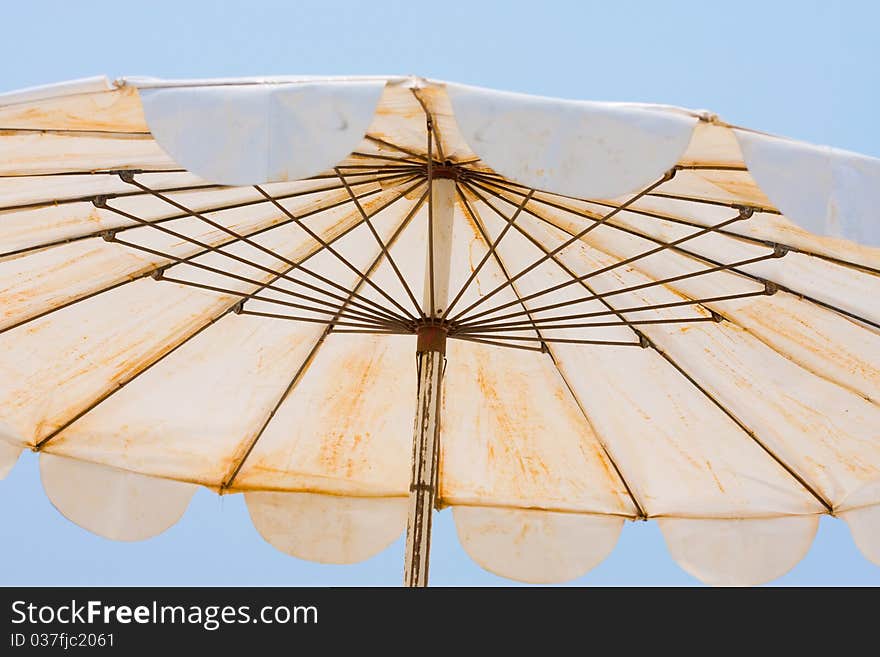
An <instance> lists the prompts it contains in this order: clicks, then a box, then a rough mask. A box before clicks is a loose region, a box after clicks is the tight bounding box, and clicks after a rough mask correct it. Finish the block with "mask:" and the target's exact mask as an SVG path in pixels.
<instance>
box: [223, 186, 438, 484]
mask: <svg viewBox="0 0 880 657" xmlns="http://www.w3.org/2000/svg"><path fill="white" fill-rule="evenodd" d="M424 201H425V196H424V195H423V196H422V197H421V198H420V199H419V200H418V201H416V203H415V204H413V207H412V208H411V209H410V211H409V212H408V213H407V214H406V216H405V217H404V218H403V221H401V222H400V225H399V226H398V227H397V228H396V229H395V231H394V233H393V234H392V235H391V237H390V238H389V240H388V245H389V246H391V245H393V244H394V243H395V242H396V241H397V238H398V237H399V236H400V235H401V233H403V231H404V230H405V229H406V227H407V226H408V225H409V223H410V222H411V221H412V219H413V217H415V215H416V213H417V212H418V210H419V208H420V207H421V206H422V203H424ZM385 253H386V250H385V249H380V250H379V253H378V255H377V256H376V258H375V259H374V260H373V262H372V263H371V265H370V267H368V268H367V276H369V275H370V274H372V273H373V272H374V271H375V270H376V268H377V267H378V266H379V264H380V263H381V262H382V258H383V256H384V255H385ZM362 284H363V282H362V281H361V282H358V283H357V284H356V285H355V291H357V289H358V287H359V286H360V285H362ZM344 308H345V306H343V309H344ZM330 333H331V327H330V326H328V327H327V328H326V329H324V331H323V332H322V333H321V335H320V337H319V338H318V340H317V341H316V342H315V344H314V346H313V347H312V349H311V350H310V351H309V353H308V355H307V356H306V358H305V360H304V361H303V363H302V365H301V366H300V367H299V368H298V369H297V371H296V373H295V374H294V375H293V378H292V379H291V380H290V383H288V385H287V387H285V389H284V391H283V392H282V394H281V396H280V397H279V398H278V400H277V401H276V402H275V405H274V406H273V407H272V409H271V410H270V411H269V413H268V415H267V416H266V419H265V420H264V421H263V422H262V424H261V425H260V427H259V428H258V429H257V431H256V433H255V434H254V435H253V437H252V438H251V439H250V440H249V441H248V443H247V446H246V447H245V449H244V451H243V453H242V455H241V457H240V458H238V459H236V460H235V462H234V463H233V465H232V467H231V468H230V469H229V472H228V473H227V474H226V476H225V477H224V478H223V481H222V482H221V483H220V492H221V493H223V492H225V491H227V490H229V488H231V487H232V484H233V483H234V482H235V479H236V477H238V474H239V472H241V469H242V467H244V464H245V461H247V459H248V457H249V456H250V455H251V453H252V452H253V451H254V448H255V447H256V446H257V442H258V441H259V440H260V438H261V437H262V436H263V434H264V433H265V432H266V429H267V428H268V426H269V424H270V423H271V422H272V419H273V418H274V417H275V414H276V413H277V412H278V409H280V408H281V405H282V404H283V403H284V401H285V400H286V399H287V398H288V397H289V396H290V393H291V392H293V390H294V388H296V386H297V385H298V384H299V382H300V380H302V377H303V375H304V374H305V372H306V370H307V369H308V367H309V365H310V364H311V363H312V362H313V361H314V359H315V356H317V354H318V350H319V349H320V348H321V345H322V344H324V342H325V340H326V339H327V336H328V335H330Z"/></svg>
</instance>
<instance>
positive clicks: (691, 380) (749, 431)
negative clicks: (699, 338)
mask: <svg viewBox="0 0 880 657" xmlns="http://www.w3.org/2000/svg"><path fill="white" fill-rule="evenodd" d="M645 340H647V343H648V346H649V347H651V348H652V349H653V350H654V351H655V352H657V353H658V354H660V356H661V357H662V358H663V360H665V361H666V362H667V363H669V364H670V365H671V366H672V367H673V368H674V369H675V370H676V371H677V372H678V373H679V374H681V375H682V376H683V377H684V378H685V379H686V380H687V381H688V382H689V383H690V384H691V385H692V386H694V387H695V388H696V389H697V390H699V391H700V392H701V393H702V394H703V395H704V396H705V397H706V398H707V399H708V400H709V401H711V402H712V403H713V404H714V405H715V406H716V407H718V408H719V409H720V410H721V411H722V412H723V413H724V414H725V415H726V416H727V417H728V418H730V419H731V420H732V421H733V422H734V424H736V425H737V426H738V427H739V428H740V429H741V430H742V431H743V433H745V434H746V435H747V436H748V437H749V438H751V439H752V440H753V441H754V442H755V443H756V444H757V445H758V446H759V447H760V448H761V449H762V450H764V452H765V453H766V454H767V455H768V456H770V457H771V458H772V459H773V460H774V461H776V463H777V464H779V466H780V467H781V468H782V469H783V470H785V471H786V472H787V473H788V474H789V475H791V477H792V478H794V479H795V480H796V481H797V482H798V483H799V484H800V485H801V486H802V487H803V488H804V489H805V490H806V491H807V492H808V493H810V495H812V496H813V497H814V498H815V499H816V500H817V501H818V502H819V503H820V504H821V505H822V506H823V507H824V508H825V510H826V512H828V513H829V514H832V515H833V514H834V506H833V505H832V504H831V502H829V501H828V500H826V499H825V498H824V497H823V496H822V495H821V494H820V493H819V492H818V491H817V489H816V488H815V487H814V486H813V485H812V484H811V483H809V482H808V481H807V480H806V479H805V478H804V477H802V476H801V475H800V474H799V473H798V472H797V471H796V470H795V469H794V468H793V467H792V466H790V465H789V464H788V463H786V462H785V461H784V460H783V459H782V458H780V457H779V456H778V455H776V454H775V453H774V452H773V450H771V449H770V448H769V447H768V446H767V445H765V444H764V442H763V441H762V440H761V439H760V438H758V436H757V434H756V433H755V432H754V431H753V430H752V429H750V428H749V427H748V426H747V425H746V424H745V423H744V422H743V421H742V420H740V419H739V418H738V417H737V416H736V414H735V413H734V412H733V411H731V410H730V409H729V408H727V406H725V405H724V403H723V402H721V401H720V400H719V399H716V398H715V396H713V395H712V393H710V392H709V391H708V390H707V389H706V388H704V387H703V386H702V385H701V384H700V383H699V382H698V381H697V380H696V379H694V377H693V376H691V374H690V373H688V372H687V370H685V369H684V368H683V367H682V366H681V365H679V364H678V363H677V362H676V361H675V359H673V358H672V356H670V355H669V354H667V353H666V352H665V351H664V350H662V349H660V348H659V347H658V346H657V345H656V344H655V343H654V342H653V341H652V340H650V339H649V338H647V337H645Z"/></svg>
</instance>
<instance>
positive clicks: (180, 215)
mask: <svg viewBox="0 0 880 657" xmlns="http://www.w3.org/2000/svg"><path fill="white" fill-rule="evenodd" d="M114 175H116V174H115V173H114ZM360 175H367V174H360ZM398 178H403V179H407V178H408V179H410V180H412V179H413V178H414V176H412V175H410V174H406V173H395V174H392V175H388V176H376V177H375V178H370V179H367V180H362V181H359V182H356V183H353V184H354V185H357V186H361V185H368V184H371V183H377V182H387V181H390V180H396V179H398ZM400 184H404V183H400ZM340 189H344V187H343V185H342V184H341V183H340V184H336V185H331V186H329V187H319V188H316V189H308V190H303V191H299V192H290V193H288V194H281V195H279V196H278V197H276V198H277V199H278V200H287V199H291V198H299V197H302V196H309V195H311V194H319V193H321V192H332V191H337V190H340ZM382 191H384V190H383V189H381V188H379V189H374V190H370V191H368V192H363V193H361V194H359V196H360V198H366V197H367V196H373V195H375V194H379V193H381V192H382ZM99 196H100V197H102V198H105V199H108V200H110V199H113V198H116V195H114V194H108V195H99ZM95 198H96V197H95V196H90V197H88V199H87V201H88V202H93V201H94V199H95ZM265 202H266V201H265V200H261V199H254V200H250V201H239V202H237V203H228V204H226V205H217V206H212V207H207V208H201V209H200V210H199V212H210V213H213V212H225V211H227V210H237V209H240V208H244V207H249V206H252V205H261V204H263V203H265ZM349 202H350V201H349V200H348V199H345V200H344V201H341V202H338V203H335V204H332V205H327V206H321V207H319V208H316V209H312V210H309V211H308V212H305V213H303V214H302V215H300V218H301V219H304V218H306V217H310V216H312V215H314V214H318V213H319V212H324V211H326V210H331V209H333V208H337V207H339V206H340V205H345V204H346V203H349ZM43 205H44V206H46V205H47V204H43ZM187 216H189V215H187V214H186V213H178V214H173V215H169V216H167V217H161V218H159V219H150V220H149V221H150V224H151V225H156V224H163V223H166V222H168V221H175V220H177V219H183V218H185V217H187ZM277 225H286V224H277ZM273 227H274V226H273ZM135 228H142V225H141V224H138V223H135V224H133V225H130V226H120V227H119V228H113V229H112V230H114V231H115V232H117V233H122V232H125V231H127V230H133V229H135ZM106 232H107V229H102V230H96V231H93V232H91V233H84V234H82V235H74V236H72V237H65V238H63V239H58V240H52V241H49V242H42V243H40V244H35V245H32V246H26V247H22V248H19V249H15V250H13V251H6V252H5V253H0V258H7V257H9V256H14V255H21V254H23V253H28V252H30V251H40V250H42V249H46V248H49V247H52V246H61V245H62V244H70V243H72V242H79V241H81V240H86V239H91V238H93V237H101V236H102V235H104V234H105V233H106ZM253 235H254V233H251V234H250V236H253Z"/></svg>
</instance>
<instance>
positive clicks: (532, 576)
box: [453, 506, 624, 584]
mask: <svg viewBox="0 0 880 657" xmlns="http://www.w3.org/2000/svg"><path fill="white" fill-rule="evenodd" d="M453 515H454V517H455V527H456V530H457V531H458V540H459V541H460V542H461V545H462V547H463V548H464V549H465V551H466V552H467V553H468V555H469V556H470V557H471V558H472V559H473V560H474V561H476V562H477V563H478V564H479V565H480V566H482V567H483V568H485V569H486V570H488V571H489V572H492V573H495V574H496V575H500V576H501V577H507V578H509V579H515V580H519V581H521V582H530V583H533V584H549V583H555V582H566V581H568V580H572V579H575V578H577V577H580V576H581V575H584V574H586V573H587V572H589V571H590V570H591V569H593V568H595V567H596V566H597V565H599V563H601V562H602V561H603V560H604V559H605V558H606V557H607V556H608V555H609V554H610V553H611V551H612V550H613V549H614V546H615V545H616V544H617V539H618V537H619V536H620V531H621V529H622V528H623V522H624V520H623V518H615V517H612V516H595V515H584V514H580V513H557V512H552V511H539V510H533V509H500V508H492V507H473V506H456V507H455V508H454V509H453Z"/></svg>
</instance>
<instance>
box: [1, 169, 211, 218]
mask: <svg viewBox="0 0 880 657" xmlns="http://www.w3.org/2000/svg"><path fill="white" fill-rule="evenodd" d="M119 171H120V170H114V171H113V172H112V175H116V176H118V175H119ZM139 171H140V170H139ZM144 173H152V172H151V171H145V172H144ZM226 188H227V187H226V185H214V184H210V185H183V186H180V187H165V188H162V189H160V190H158V191H161V192H169V193H170V192H192V191H197V190H205V189H226ZM95 196H103V197H104V198H108V199H109V198H130V197H132V196H145V192H117V193H115V194H89V195H88V196H71V197H68V198H61V199H48V200H44V201H31V202H29V203H18V204H16V205H6V206H3V207H0V213H5V212H11V211H13V210H31V209H34V208H46V207H53V206H57V205H70V204H71V203H91V201H92V199H94V198H95Z"/></svg>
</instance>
